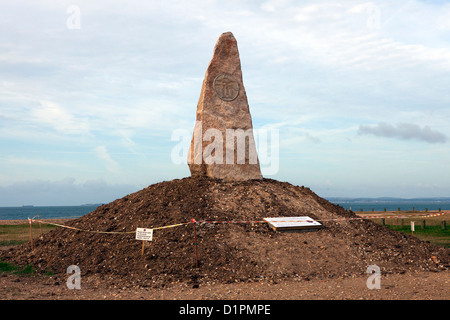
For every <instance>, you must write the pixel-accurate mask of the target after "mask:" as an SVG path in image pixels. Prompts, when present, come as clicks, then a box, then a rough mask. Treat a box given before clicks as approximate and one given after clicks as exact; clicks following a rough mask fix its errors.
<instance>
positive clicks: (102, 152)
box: [94, 146, 120, 172]
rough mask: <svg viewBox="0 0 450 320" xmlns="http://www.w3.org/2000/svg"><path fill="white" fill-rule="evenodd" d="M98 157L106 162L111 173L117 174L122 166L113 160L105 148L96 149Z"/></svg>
mask: <svg viewBox="0 0 450 320" xmlns="http://www.w3.org/2000/svg"><path fill="white" fill-rule="evenodd" d="M94 152H95V154H96V156H97V157H98V158H99V159H101V160H103V161H104V162H105V166H106V169H107V170H108V171H110V172H117V171H118V170H119V168H120V165H119V164H118V163H117V162H116V161H115V160H113V159H112V158H111V156H110V155H109V153H108V150H107V149H106V147H105V146H98V147H96V148H95V149H94Z"/></svg>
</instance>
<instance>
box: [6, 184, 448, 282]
mask: <svg viewBox="0 0 450 320" xmlns="http://www.w3.org/2000/svg"><path fill="white" fill-rule="evenodd" d="M303 215H306V216H310V217H311V218H313V219H316V220H324V219H336V218H345V217H347V218H352V217H357V216H356V215H355V214H354V213H353V212H351V211H348V210H345V209H343V208H342V207H340V206H337V205H334V204H332V203H330V202H328V201H327V200H325V199H323V198H321V197H319V196H317V195H316V194H315V193H314V192H312V191H311V190H310V189H309V188H305V187H299V186H294V185H292V184H290V183H287V182H280V181H276V180H271V179H263V180H252V181H243V182H225V181H222V180H216V179H211V178H200V177H198V178H195V177H188V178H184V179H175V180H172V181H165V182H161V183H157V184H154V185H151V186H148V187H147V188H145V189H143V190H141V191H138V192H136V193H133V194H129V195H127V196H125V197H123V198H121V199H117V200H115V201H113V202H111V203H109V204H105V205H103V206H101V207H98V208H97V209H96V210H95V211H93V212H91V213H89V214H87V215H85V216H83V217H81V218H79V219H75V220H72V221H70V222H69V223H68V225H70V226H72V227H76V228H79V229H83V230H92V231H108V232H111V231H115V232H123V233H119V234H103V233H95V232H84V231H76V230H73V229H67V228H57V229H56V230H54V231H51V232H49V233H46V234H44V235H43V236H42V238H41V239H40V240H37V241H35V243H34V250H31V245H30V243H27V244H24V245H22V246H20V247H18V248H14V249H10V250H9V251H6V252H3V253H1V256H0V259H3V260H9V261H13V262H15V263H18V264H29V263H31V264H32V265H33V266H34V267H35V268H37V269H38V270H41V271H43V272H44V271H53V272H56V273H59V274H64V273H65V272H66V269H67V267H68V266H70V265H77V266H79V267H80V269H81V274H82V277H83V281H84V280H85V279H86V278H89V277H93V278H99V279H101V281H106V282H107V283H109V281H110V282H111V283H114V284H116V285H117V284H118V283H119V282H120V283H123V284H124V285H125V286H164V285H167V284H169V283H172V282H177V281H188V282H192V283H193V284H194V285H195V284H199V283H202V282H204V281H208V282H221V283H223V282H225V283H230V282H235V281H258V280H273V281H276V280H278V279H282V278H286V277H294V278H297V279H299V280H308V279H312V278H320V279H324V278H345V277H353V276H357V275H362V274H365V273H366V270H367V267H368V266H369V265H374V264H375V265H377V266H379V267H380V268H381V272H382V273H404V272H406V271H413V270H415V271H419V270H420V271H423V270H432V271H441V270H447V269H448V268H449V267H450V249H445V248H442V247H439V246H436V245H433V244H430V243H428V242H424V241H421V240H419V239H417V238H415V237H412V236H408V235H404V234H401V233H398V232H394V231H391V230H389V229H388V228H386V227H383V226H380V225H377V224H375V223H373V222H371V221H369V220H348V221H324V222H322V224H323V228H322V229H321V230H319V231H316V232H302V233H298V232H297V233H295V232H290V233H284V232H283V233H281V232H276V231H274V230H272V229H271V228H270V227H269V226H268V225H267V224H265V223H255V224H250V223H248V224H210V223H205V224H198V223H197V224H192V223H187V224H185V225H182V226H177V227H173V228H165V229H159V230H155V231H154V235H153V241H152V242H151V243H149V244H147V245H146V246H145V250H144V255H142V253H141V249H142V242H141V241H138V240H135V234H133V233H132V232H133V231H135V230H136V228H137V227H142V228H152V227H161V226H167V225H173V224H178V223H182V222H190V221H191V219H196V220H197V221H202V220H215V221H232V220H251V221H261V220H263V218H265V217H289V216H303ZM194 227H195V228H196V235H197V241H196V242H195V239H194ZM126 232H130V233H126ZM195 243H197V249H198V268H196V258H195V247H196V245H195Z"/></svg>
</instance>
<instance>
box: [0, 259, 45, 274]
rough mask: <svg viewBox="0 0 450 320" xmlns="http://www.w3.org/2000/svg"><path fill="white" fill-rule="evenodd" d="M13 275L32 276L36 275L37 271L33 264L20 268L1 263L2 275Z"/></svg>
mask: <svg viewBox="0 0 450 320" xmlns="http://www.w3.org/2000/svg"><path fill="white" fill-rule="evenodd" d="M2 272H6V273H13V274H18V275H32V274H34V273H36V270H35V269H34V268H33V266H32V265H31V264H28V265H26V266H23V267H18V266H16V265H14V264H12V263H9V262H5V261H0V273H2Z"/></svg>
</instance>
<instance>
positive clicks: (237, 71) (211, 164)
mask: <svg viewBox="0 0 450 320" xmlns="http://www.w3.org/2000/svg"><path fill="white" fill-rule="evenodd" d="M227 129H228V130H229V131H230V130H234V132H235V133H239V132H240V133H241V134H242V133H245V134H248V137H247V138H246V139H245V140H244V141H245V154H244V153H239V152H238V149H239V145H238V143H237V141H238V139H235V137H233V138H232V139H231V135H229V136H227ZM241 146H242V145H241ZM240 150H241V151H242V148H241V149H240ZM188 164H189V169H190V171H191V175H192V176H208V177H211V178H217V179H224V180H229V181H233V180H235V181H243V180H250V179H262V175H261V170H260V166H259V160H258V156H257V154H256V147H255V142H254V135H253V126H252V118H251V115H250V110H249V105H248V102H247V95H246V93H245V88H244V84H243V81H242V70H241V62H240V59H239V51H238V47H237V42H236V39H235V38H234V36H233V34H232V33H231V32H226V33H223V34H222V35H221V36H220V37H219V39H218V40H217V42H216V45H215V48H214V55H213V58H212V59H211V61H210V63H209V66H208V69H207V71H206V75H205V79H204V80H203V85H202V89H201V93H200V99H199V101H198V105H197V117H196V125H195V128H194V135H193V137H192V141H191V146H190V152H189V156H188Z"/></svg>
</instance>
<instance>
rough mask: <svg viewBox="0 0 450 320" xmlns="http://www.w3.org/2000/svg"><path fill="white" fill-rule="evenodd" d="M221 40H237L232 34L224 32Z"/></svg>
mask: <svg viewBox="0 0 450 320" xmlns="http://www.w3.org/2000/svg"><path fill="white" fill-rule="evenodd" d="M220 38H229V39H230V40H236V38H235V37H234V35H233V33H232V32H229V31H228V32H224V33H222V34H221V35H220Z"/></svg>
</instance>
